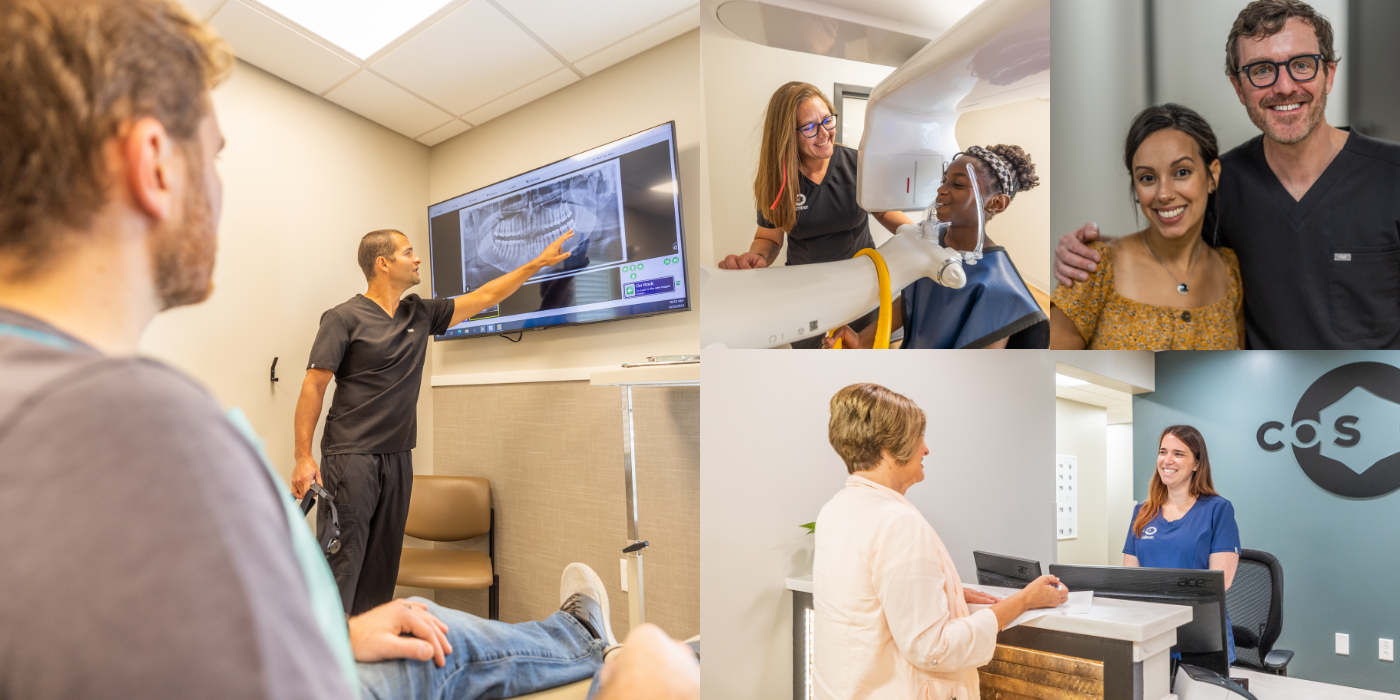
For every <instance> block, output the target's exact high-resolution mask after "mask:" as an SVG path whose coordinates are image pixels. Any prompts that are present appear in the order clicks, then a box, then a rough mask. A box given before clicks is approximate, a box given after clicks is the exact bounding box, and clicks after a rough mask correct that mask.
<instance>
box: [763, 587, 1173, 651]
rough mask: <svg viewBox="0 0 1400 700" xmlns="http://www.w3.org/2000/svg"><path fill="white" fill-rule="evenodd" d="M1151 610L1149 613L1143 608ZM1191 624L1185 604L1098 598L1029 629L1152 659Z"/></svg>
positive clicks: (1007, 591)
mask: <svg viewBox="0 0 1400 700" xmlns="http://www.w3.org/2000/svg"><path fill="white" fill-rule="evenodd" d="M786 584H787V588H788V590H791V591H801V592H803V593H811V592H812V590H813V589H812V575H811V574H808V575H806V576H795V577H790V578H788V579H786ZM963 587H964V588H974V589H976V590H979V591H983V592H986V593H990V594H992V595H995V596H1001V597H1005V596H1008V595H1011V594H1013V593H1015V592H1016V590H1015V589H1011V588H1000V587H997V586H979V585H976V584H972V583H964V584H963ZM1144 606H1145V607H1147V608H1148V609H1147V610H1144V609H1143V608H1144ZM1130 608H1136V609H1137V610H1136V614H1137V615H1139V616H1144V615H1143V614H1144V613H1147V614H1146V615H1145V616H1144V617H1145V619H1142V620H1140V621H1131V620H1113V619H1104V617H1103V616H1104V615H1105V614H1107V615H1113V614H1114V613H1115V612H1119V611H1124V610H1127V609H1130ZM1190 621H1191V608H1188V607H1185V606H1182V605H1163V604H1161V603H1137V602H1133V601H1127V600H1117V599H1114V598H1094V609H1093V611H1091V612H1090V613H1089V614H1088V615H1064V614H1057V613H1051V614H1049V615H1046V616H1044V617H1041V618H1037V619H1035V620H1031V621H1030V622H1027V623H1025V624H1024V625H1023V626H1025V627H1034V628H1036V629H1044V630H1053V631H1056V632H1069V633H1072V634H1083V635H1087V636H1090V637H1101V638H1104V639H1121V640H1124V641H1128V642H1134V643H1135V644H1134V647H1138V646H1141V647H1142V649H1136V648H1135V649H1134V655H1137V654H1138V653H1139V651H1140V652H1141V653H1143V654H1144V655H1145V656H1144V658H1145V657H1146V656H1152V655H1153V654H1154V653H1156V652H1157V651H1160V649H1158V647H1160V646H1161V645H1162V644H1163V643H1165V644H1166V645H1167V647H1170V646H1171V645H1172V644H1174V643H1175V642H1176V628H1178V627H1180V626H1182V625H1184V624H1186V623H1188V622H1190Z"/></svg>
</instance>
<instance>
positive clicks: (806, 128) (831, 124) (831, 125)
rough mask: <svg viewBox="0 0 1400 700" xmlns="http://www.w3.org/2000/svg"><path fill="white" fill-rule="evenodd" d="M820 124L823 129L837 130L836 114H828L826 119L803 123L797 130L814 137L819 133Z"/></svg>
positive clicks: (808, 136) (806, 135)
mask: <svg viewBox="0 0 1400 700" xmlns="http://www.w3.org/2000/svg"><path fill="white" fill-rule="evenodd" d="M818 126H820V127H821V128H823V129H826V130H827V131H836V115H835V114H828V115H826V119H823V120H821V121H819V122H811V123H810V124H803V125H802V126H799V127H797V130H798V131H800V132H802V135H803V136H805V137H807V138H809V139H810V138H814V137H815V136H816V135H817V127H818Z"/></svg>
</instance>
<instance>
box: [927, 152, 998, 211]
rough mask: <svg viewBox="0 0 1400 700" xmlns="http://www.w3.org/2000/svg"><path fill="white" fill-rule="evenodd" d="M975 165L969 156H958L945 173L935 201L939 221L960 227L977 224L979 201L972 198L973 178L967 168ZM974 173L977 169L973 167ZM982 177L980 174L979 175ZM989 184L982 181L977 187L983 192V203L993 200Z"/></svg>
mask: <svg viewBox="0 0 1400 700" xmlns="http://www.w3.org/2000/svg"><path fill="white" fill-rule="evenodd" d="M972 164H973V159H972V158H971V157H969V156H965V155H964V156H958V157H957V158H956V159H954V160H953V162H951V163H949V164H948V168H947V169H946V170H944V171H943V182H942V184H940V185H939V186H938V197H937V198H935V199H934V200H933V201H934V205H935V208H934V213H936V214H937V215H938V220H939V221H947V222H950V223H953V224H955V225H958V226H975V225H976V224H977V199H976V198H975V197H973V196H972V178H970V177H968V175H967V166H968V165H972ZM973 172H977V167H976V166H975V165H973ZM979 177H980V174H979ZM987 185H988V183H986V182H983V181H981V180H979V181H978V183H977V186H978V188H980V189H981V192H982V201H983V202H986V201H987V200H988V199H991V194H990V193H989V192H988V191H987Z"/></svg>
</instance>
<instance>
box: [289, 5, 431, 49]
mask: <svg viewBox="0 0 1400 700" xmlns="http://www.w3.org/2000/svg"><path fill="white" fill-rule="evenodd" d="M261 2H262V4H263V5H265V6H267V7H268V8H269V9H271V10H273V11H275V12H277V13H278V14H281V15H282V16H283V17H286V18H287V19H290V20H292V21H293V22H296V23H297V24H300V25H301V26H302V27H305V28H306V29H308V30H310V31H312V32H314V33H315V34H317V35H318V36H320V37H321V38H323V39H325V40H326V41H329V42H331V43H332V44H335V45H336V46H339V47H340V48H342V49H345V50H346V51H349V52H350V53H352V54H354V55H355V56H357V57H359V58H360V59H365V58H369V57H370V56H372V55H374V52H376V51H378V50H380V49H382V48H384V47H385V46H387V45H389V43H390V42H392V41H393V40H395V39H397V38H399V37H400V36H402V35H403V33H404V32H406V31H408V30H410V29H412V28H413V27H415V26H417V24H418V23H419V22H422V21H423V20H425V19H427V18H428V17H429V16H431V15H432V14H433V13H434V12H437V11H438V10H440V9H442V8H443V7H444V6H446V5H447V4H448V2H450V0H392V1H390V0H261Z"/></svg>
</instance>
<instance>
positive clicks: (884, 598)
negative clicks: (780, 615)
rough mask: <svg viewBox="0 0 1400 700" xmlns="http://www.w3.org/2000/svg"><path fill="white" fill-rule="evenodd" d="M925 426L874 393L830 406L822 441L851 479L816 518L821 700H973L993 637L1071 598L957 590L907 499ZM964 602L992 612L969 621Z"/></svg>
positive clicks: (937, 543) (1043, 590) (847, 392)
mask: <svg viewBox="0 0 1400 700" xmlns="http://www.w3.org/2000/svg"><path fill="white" fill-rule="evenodd" d="M926 425H927V418H926V416H925V415H924V412H923V410H921V409H920V408H919V407H918V406H917V405H915V404H914V402H913V401H910V400H909V399H908V398H906V397H904V396H901V395H899V394H896V393H895V392H893V391H890V390H889V389H886V388H885V387H882V386H880V385H878V384H853V385H851V386H848V387H846V388H844V389H842V390H841V391H839V392H837V393H836V395H835V396H833V397H832V399H831V422H830V424H829V428H828V437H829V439H830V441H831V446H832V447H833V448H835V450H836V452H837V454H839V455H840V456H841V459H842V460H843V461H844V462H845V463H846V469H847V471H849V472H850V474H851V476H850V477H848V478H847V479H846V486H845V488H844V489H842V490H841V492H840V493H837V494H836V496H835V497H833V498H832V499H831V500H830V501H829V502H827V504H826V505H825V506H823V507H822V510H821V514H820V515H819V516H818V517H817V531H816V554H815V559H814V563H813V572H812V579H813V598H814V603H815V608H816V619H815V629H814V630H813V637H814V640H815V650H814V655H815V656H814V659H813V666H814V673H813V678H814V682H813V686H814V690H815V691H816V696H817V697H818V698H840V699H841V700H850V699H852V698H870V699H872V700H876V699H886V698H888V699H890V700H894V699H896V698H897V699H901V700H903V699H910V700H912V699H914V698H919V699H920V700H922V699H923V698H936V699H937V700H945V699H949V700H952V699H956V700H975V699H976V698H978V697H980V695H979V690H978V684H977V668H978V667H979V666H984V665H986V664H987V663H988V662H990V661H991V660H992V653H993V652H994V651H995V649H996V637H997V633H998V632H999V631H1000V630H1001V629H1002V628H1003V627H1005V626H1006V625H1007V624H1009V623H1010V622H1011V621H1012V620H1014V619H1016V617H1017V616H1019V615H1020V614H1021V613H1023V612H1025V611H1027V610H1032V609H1036V608H1051V607H1055V606H1057V605H1059V604H1061V603H1063V602H1065V600H1066V599H1067V597H1068V592H1067V591H1066V590H1065V589H1063V588H1062V587H1060V585H1059V580H1058V579H1056V578H1055V577H1053V576H1042V577H1040V578H1038V579H1036V580H1035V581H1033V582H1031V583H1030V584H1029V585H1027V586H1026V587H1025V588H1024V589H1023V590H1021V591H1020V592H1018V593H1016V594H1014V595H1011V596H1008V597H1007V598H1005V599H998V598H996V597H994V596H990V595H987V594H984V593H980V592H978V591H974V590H971V589H964V588H963V586H962V583H961V580H960V579H959V577H958V571H957V569H956V568H954V566H953V561H952V557H950V556H949V554H948V550H947V549H945V548H944V547H943V541H942V540H940V539H939V538H938V534H937V533H935V532H934V531H933V528H932V527H931V526H930V525H929V523H928V521H927V520H926V519H925V518H924V516H923V514H922V513H920V512H919V510H918V509H917V508H915V507H914V505H913V504H911V503H910V502H909V501H908V500H906V499H905V498H904V493H905V492H906V491H908V489H909V487H910V486H913V485H914V484H916V483H918V482H920V481H923V479H924V467H923V458H924V456H926V455H927V454H928V452H929V451H928V447H927V446H926V445H925V444H924V428H925V427H926ZM968 603H973V604H979V603H980V604H987V603H991V604H992V606H991V607H990V608H987V609H985V610H980V611H978V612H977V613H974V614H969V611H968V607H967V606H968Z"/></svg>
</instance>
